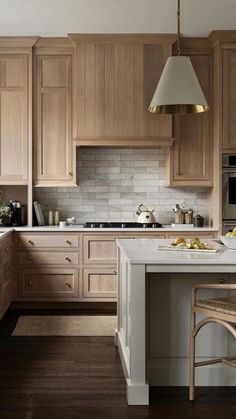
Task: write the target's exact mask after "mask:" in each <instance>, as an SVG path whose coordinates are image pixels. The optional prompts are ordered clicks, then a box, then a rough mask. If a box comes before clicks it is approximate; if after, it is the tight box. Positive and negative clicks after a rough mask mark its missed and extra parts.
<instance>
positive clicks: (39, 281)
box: [19, 267, 78, 300]
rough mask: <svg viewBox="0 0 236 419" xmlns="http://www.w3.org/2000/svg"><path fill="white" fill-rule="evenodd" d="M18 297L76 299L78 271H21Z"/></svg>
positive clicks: (53, 269) (52, 269)
mask: <svg viewBox="0 0 236 419" xmlns="http://www.w3.org/2000/svg"><path fill="white" fill-rule="evenodd" d="M19 296H20V297H30V298H32V297H33V298H35V299H38V298H52V299H53V300H57V299H61V298H68V297H78V269H76V268H75V269H71V268H69V269H66V268H65V267H61V268H41V269H37V270H35V269H24V268H23V269H22V270H21V272H20V274H19Z"/></svg>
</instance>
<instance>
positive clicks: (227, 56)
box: [222, 43, 236, 151]
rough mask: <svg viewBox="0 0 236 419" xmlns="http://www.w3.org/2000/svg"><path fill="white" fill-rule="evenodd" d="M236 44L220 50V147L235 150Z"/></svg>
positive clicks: (225, 149)
mask: <svg viewBox="0 0 236 419" xmlns="http://www.w3.org/2000/svg"><path fill="white" fill-rule="evenodd" d="M235 72H236V43H233V44H231V45H230V47H229V46H228V48H223V49H222V143H223V144H222V146H223V150H224V151H227V150H228V151H230V150H234V151H235V150H236V120H235V112H236V97H235V89H236V82H235Z"/></svg>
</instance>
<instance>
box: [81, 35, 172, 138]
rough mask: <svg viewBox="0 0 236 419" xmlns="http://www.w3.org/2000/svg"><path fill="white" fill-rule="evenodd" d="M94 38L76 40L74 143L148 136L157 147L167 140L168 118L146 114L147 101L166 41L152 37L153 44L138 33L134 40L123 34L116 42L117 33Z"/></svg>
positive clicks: (164, 54)
mask: <svg viewBox="0 0 236 419" xmlns="http://www.w3.org/2000/svg"><path fill="white" fill-rule="evenodd" d="M93 38H94V37H93ZM93 38H89V37H88V42H87V43H86V37H85V38H84V40H85V42H81V43H80V42H78V43H76V70H75V71H76V83H77V97H76V103H77V105H76V106H77V121H78V123H77V137H76V144H77V145H87V146H89V145H91V146H93V145H104V146H105V145H107V144H108V145H110V146H112V145H113V146H122V145H123V144H122V140H123V143H125V142H126V146H127V145H128V146H135V145H137V146H147V145H148V141H150V142H152V144H154V145H155V142H156V144H157V146H160V145H161V144H160V143H162V144H163V143H164V141H165V140H166V145H169V144H170V143H171V142H172V130H171V117H170V116H163V115H161V116H159V115H151V114H150V113H149V112H148V106H149V104H150V101H151V99H152V96H153V93H154V90H155V88H156V85H157V82H158V80H159V77H160V75H161V71H162V69H163V66H164V64H165V61H166V59H167V57H168V55H170V54H171V43H170V42H169V43H166V44H165V43H164V44H161V43H160V39H159V38H156V41H155V42H154V41H153V45H152V44H151V43H149V42H147V43H145V39H146V38H145V37H144V38H143V40H142V41H141V39H142V36H141V37H139V38H138V39H140V42H139V43H137V42H136V41H135V40H136V38H135V37H132V36H131V38H130V40H129V42H125V41H124V39H127V40H128V37H127V38H123V37H122V36H121V37H120V42H117V41H118V39H119V37H117V36H115V37H114V38H113V37H111V38H110V37H109V35H107V38H106V35H103V36H102V38H100V37H99V36H98V38H97V39H98V42H95V41H94V42H90V41H91V39H93ZM106 39H107V40H109V42H106ZM132 39H133V40H134V42H133V43H132V42H131V40H132ZM150 39H151V38H150ZM150 39H149V40H150ZM157 39H158V40H159V42H157ZM101 40H103V41H104V42H101ZM113 41H114V42H113ZM159 141H160V143H159ZM142 142H143V143H142Z"/></svg>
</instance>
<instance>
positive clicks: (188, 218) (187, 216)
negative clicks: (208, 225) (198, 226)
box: [184, 209, 193, 224]
mask: <svg viewBox="0 0 236 419" xmlns="http://www.w3.org/2000/svg"><path fill="white" fill-rule="evenodd" d="M184 220H185V224H193V210H191V209H189V210H188V211H187V212H185V214H184Z"/></svg>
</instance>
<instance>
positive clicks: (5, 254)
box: [0, 237, 13, 264]
mask: <svg viewBox="0 0 236 419" xmlns="http://www.w3.org/2000/svg"><path fill="white" fill-rule="evenodd" d="M0 252H1V263H4V264H5V263H7V262H8V261H9V259H11V258H12V257H13V244H12V239H11V237H9V238H7V239H5V240H3V242H2V243H0Z"/></svg>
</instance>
